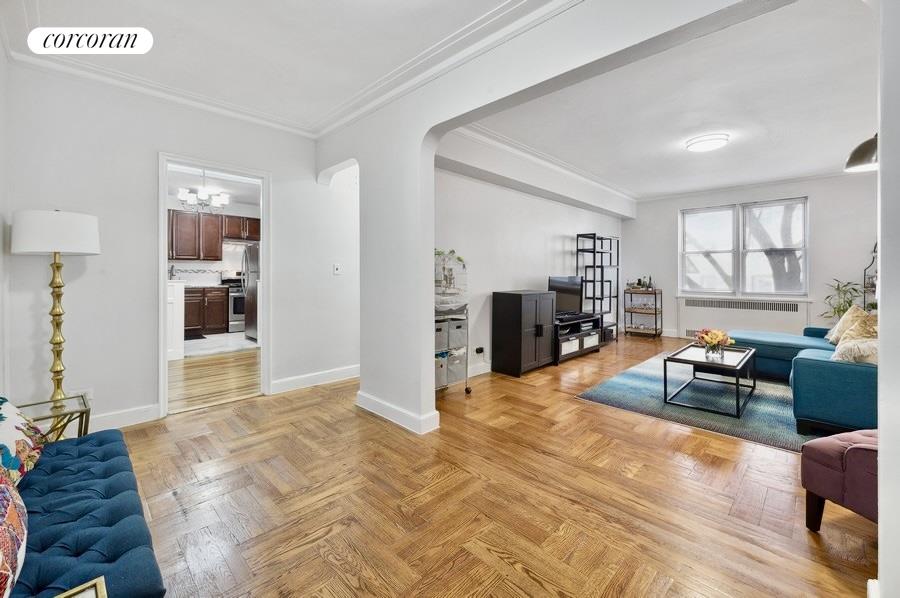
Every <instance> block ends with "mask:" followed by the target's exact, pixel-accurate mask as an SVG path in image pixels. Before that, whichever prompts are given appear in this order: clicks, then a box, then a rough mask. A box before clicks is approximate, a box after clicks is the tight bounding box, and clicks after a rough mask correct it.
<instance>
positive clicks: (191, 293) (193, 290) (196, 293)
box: [184, 287, 203, 297]
mask: <svg viewBox="0 0 900 598" xmlns="http://www.w3.org/2000/svg"><path fill="white" fill-rule="evenodd" d="M184 296H185V297H202V296H203V289H199V288H197V287H189V288H186V289H184Z"/></svg>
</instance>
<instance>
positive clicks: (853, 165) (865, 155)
mask: <svg viewBox="0 0 900 598" xmlns="http://www.w3.org/2000/svg"><path fill="white" fill-rule="evenodd" d="M873 170H878V133H875V136H874V137H872V138H870V139H866V140H865V141H863V142H862V143H860V144H859V145H857V146H856V147H855V148H854V149H853V151H852V152H850V157H849V158H847V165H846V166H844V172H871V171H873Z"/></svg>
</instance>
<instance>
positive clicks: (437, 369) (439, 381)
mask: <svg viewBox="0 0 900 598" xmlns="http://www.w3.org/2000/svg"><path fill="white" fill-rule="evenodd" d="M434 386H435V388H440V387H441V386H447V357H446V356H445V355H438V356H436V357H435V358H434Z"/></svg>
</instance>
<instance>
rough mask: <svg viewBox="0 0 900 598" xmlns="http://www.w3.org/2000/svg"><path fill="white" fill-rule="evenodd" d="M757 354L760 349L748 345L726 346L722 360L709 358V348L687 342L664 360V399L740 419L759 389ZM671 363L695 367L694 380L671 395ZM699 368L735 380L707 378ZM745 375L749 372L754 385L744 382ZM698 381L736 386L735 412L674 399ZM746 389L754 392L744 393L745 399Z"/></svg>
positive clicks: (704, 372) (692, 377) (707, 372)
mask: <svg viewBox="0 0 900 598" xmlns="http://www.w3.org/2000/svg"><path fill="white" fill-rule="evenodd" d="M755 355H756V349H750V348H747V347H725V348H724V350H723V353H722V360H721V361H714V360H709V359H707V358H706V350H705V349H704V348H703V347H702V346H701V345H698V344H695V343H691V344H690V345H685V346H684V347H682V348H680V349H678V350H677V351H675V352H674V353H672V354H671V355H669V356H667V357H666V358H665V359H663V402H664V403H666V404H669V405H680V406H682V407H690V408H691V409H699V410H700V411H706V412H708V413H718V414H720V415H728V416H730V417H737V418H739V417H741V415H742V414H743V413H744V409H745V408H746V407H747V403H748V402H749V401H750V397H751V396H753V391H754V390H756V370H755V368H754V363H753V362H754V359H755ZM669 363H683V364H686V365H689V366H691V369H692V370H693V371H692V375H691V379H690V380H688V381H687V382H685V383H684V384H682V385H681V386H679V387H678V390H676V391H675V392H673V393H672V394H671V395H669ZM698 371H699V372H700V373H703V374H715V375H718V376H725V377H727V378H732V377H733V378H734V382H732V381H731V380H719V379H714V378H703V377H701V376H698V375H697V373H698ZM743 374H746V376H745V377H746V378H748V379H750V380H751V383H750V384H745V383H743V382H741V377H742V375H743ZM695 380H703V381H705V382H718V383H720V384H725V385H728V386H733V387H734V411H730V410H729V411H722V410H719V409H710V408H708V407H702V406H699V405H691V404H690V403H683V402H679V401H675V400H674V399H675V397H676V396H678V393H680V392H681V391H682V390H684V389H685V388H687V387H688V386H689V385H690V384H691V383H692V382H694V381H695ZM742 388H747V389H750V392H747V393H746V395H745V396H744V398H743V402H742V401H741V389H742Z"/></svg>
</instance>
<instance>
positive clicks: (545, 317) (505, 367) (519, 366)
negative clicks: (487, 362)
mask: <svg viewBox="0 0 900 598" xmlns="http://www.w3.org/2000/svg"><path fill="white" fill-rule="evenodd" d="M491 312H492V313H491V370H493V371H495V372H499V373H501V374H507V375H510V376H521V375H522V374H524V373H525V372H527V371H529V370H533V369H535V368H538V367H541V366H542V365H547V364H549V363H553V318H554V314H555V312H556V293H554V292H552V291H550V292H548V291H509V292H504V293H494V295H493V301H492V310H491Z"/></svg>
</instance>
